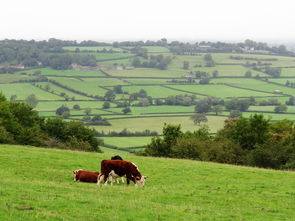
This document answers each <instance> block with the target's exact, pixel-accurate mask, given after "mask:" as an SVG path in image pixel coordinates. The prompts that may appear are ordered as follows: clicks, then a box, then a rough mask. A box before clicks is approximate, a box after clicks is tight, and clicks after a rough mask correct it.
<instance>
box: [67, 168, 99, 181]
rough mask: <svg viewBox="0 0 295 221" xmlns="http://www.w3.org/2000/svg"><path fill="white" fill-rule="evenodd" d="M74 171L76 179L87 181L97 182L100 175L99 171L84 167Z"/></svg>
mask: <svg viewBox="0 0 295 221" xmlns="http://www.w3.org/2000/svg"><path fill="white" fill-rule="evenodd" d="M73 173H74V174H75V177H74V181H80V182H86V183H96V182H97V177H98V175H99V173H98V172H91V171H86V170H82V169H79V170H74V171H73Z"/></svg>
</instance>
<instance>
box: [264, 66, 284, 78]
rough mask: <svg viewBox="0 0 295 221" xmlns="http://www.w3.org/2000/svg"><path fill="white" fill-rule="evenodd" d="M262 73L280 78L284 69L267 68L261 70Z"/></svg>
mask: <svg viewBox="0 0 295 221" xmlns="http://www.w3.org/2000/svg"><path fill="white" fill-rule="evenodd" d="M259 70H260V71H262V72H264V73H266V74H269V75H271V76H272V77H276V78H278V77H280V76H281V73H282V68H278V67H268V66H266V67H265V68H262V69H259Z"/></svg>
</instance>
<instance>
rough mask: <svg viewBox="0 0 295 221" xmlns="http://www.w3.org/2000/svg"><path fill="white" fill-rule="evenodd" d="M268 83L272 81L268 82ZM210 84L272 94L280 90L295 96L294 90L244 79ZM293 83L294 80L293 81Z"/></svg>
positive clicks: (216, 81)
mask: <svg viewBox="0 0 295 221" xmlns="http://www.w3.org/2000/svg"><path fill="white" fill-rule="evenodd" d="M269 81H270V82H272V81H273V79H270V80H269ZM211 82H212V83H223V84H230V85H233V86H238V87H242V88H249V89H254V90H260V91H265V92H270V93H273V92H274V91H275V90H280V91H282V92H283V93H284V94H288V95H293V94H295V88H288V87H284V86H279V85H275V84H271V83H267V82H265V81H260V80H255V79H248V78H245V79H243V80H241V79H237V78H216V79H213V80H212V81H211ZM285 82H286V81H285ZM294 82H295V79H294Z"/></svg>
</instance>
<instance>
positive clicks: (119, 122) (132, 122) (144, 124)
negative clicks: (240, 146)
mask: <svg viewBox="0 0 295 221" xmlns="http://www.w3.org/2000/svg"><path fill="white" fill-rule="evenodd" d="M191 115H192V114H188V116H169V115H166V116H165V115H164V116H163V115H162V116H158V117H155V116H154V117H153V116H149V117H140V116H138V117H136V118H123V119H109V122H110V123H111V124H112V125H111V126H93V127H94V128H95V129H96V130H97V131H104V132H108V131H118V132H119V131H122V130H123V129H125V128H127V129H128V130H130V131H132V132H135V131H144V130H146V129H149V130H151V131H157V132H158V133H162V128H163V126H164V124H165V123H167V124H176V125H178V124H181V128H182V129H183V131H187V130H190V131H193V130H197V129H198V128H200V127H199V126H196V125H194V123H193V121H192V120H191V119H190V116H191ZM207 118H208V122H207V123H206V124H208V125H209V126H210V132H212V133H214V132H216V131H217V130H219V129H221V128H222V127H223V125H224V120H225V119H227V118H226V117H223V116H207Z"/></svg>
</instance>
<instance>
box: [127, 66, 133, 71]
mask: <svg viewBox="0 0 295 221" xmlns="http://www.w3.org/2000/svg"><path fill="white" fill-rule="evenodd" d="M133 69H134V67H133V66H127V67H125V70H133Z"/></svg>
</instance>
